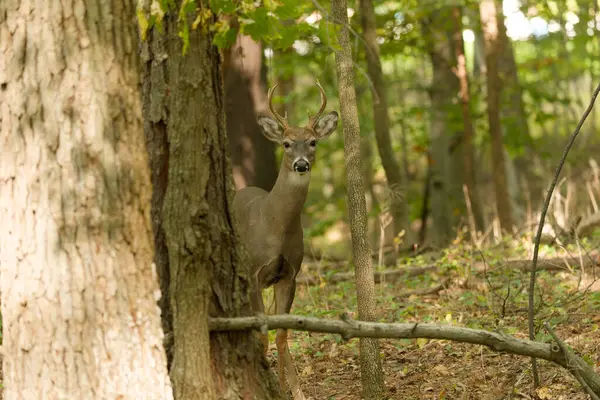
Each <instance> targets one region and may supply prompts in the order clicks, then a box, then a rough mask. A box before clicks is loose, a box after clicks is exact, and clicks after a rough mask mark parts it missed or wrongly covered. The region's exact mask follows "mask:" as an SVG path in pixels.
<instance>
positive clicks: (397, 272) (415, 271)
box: [296, 254, 596, 285]
mask: <svg viewBox="0 0 600 400" xmlns="http://www.w3.org/2000/svg"><path fill="white" fill-rule="evenodd" d="M593 258H594V259H592V258H591V257H586V258H584V259H583V264H584V265H583V266H584V267H585V268H588V267H593V266H596V260H595V258H596V255H595V254H594V255H593ZM567 265H570V266H573V267H575V268H578V267H579V266H580V260H579V259H577V258H573V257H564V258H561V257H555V258H547V259H545V260H540V261H539V262H538V266H537V270H544V271H563V270H568V268H567ZM500 266H501V267H502V268H507V269H511V268H512V269H520V270H529V269H530V268H531V260H509V261H505V262H503V263H501V265H500ZM439 268H440V267H439V266H436V265H426V266H423V267H410V268H403V267H399V268H398V269H388V270H385V271H381V272H375V282H376V283H379V282H381V281H382V280H388V279H389V280H394V279H398V278H411V277H414V276H418V275H423V274H426V273H428V272H431V271H434V270H437V269H439ZM473 268H474V269H477V270H479V271H477V272H478V273H482V272H484V269H485V264H484V263H483V262H476V263H474V265H473ZM488 272H489V271H488ZM353 279H354V272H339V273H334V274H332V275H331V276H329V277H327V278H323V280H324V281H326V282H327V283H338V282H344V281H349V280H353ZM296 283H303V284H307V285H318V284H319V283H320V279H319V277H311V276H307V275H305V274H303V273H301V274H299V275H298V277H297V278H296Z"/></svg>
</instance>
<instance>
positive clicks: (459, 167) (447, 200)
mask: <svg viewBox="0 0 600 400" xmlns="http://www.w3.org/2000/svg"><path fill="white" fill-rule="evenodd" d="M451 12H452V8H451V7H446V6H444V7H440V8H438V9H436V10H434V11H432V12H431V13H430V14H429V15H428V17H427V18H426V19H425V21H424V22H423V33H424V35H423V36H424V38H425V40H426V44H427V49H428V52H429V56H430V58H431V64H432V67H433V81H432V83H431V88H430V92H429V94H430V98H431V132H430V137H431V150H430V156H431V157H430V164H429V168H430V180H429V185H430V187H429V195H430V198H431V207H430V210H431V218H432V220H433V227H432V229H431V230H430V231H431V236H430V237H429V241H430V242H431V243H432V244H433V245H435V246H445V245H447V244H448V243H449V242H450V240H452V238H453V237H454V236H455V234H456V232H455V228H456V226H457V223H458V219H459V217H460V216H464V215H465V206H464V204H465V203H464V194H463V191H462V183H463V173H464V167H463V159H464V157H463V154H464V148H463V146H461V145H460V142H461V140H462V137H463V132H462V131H461V129H462V128H463V125H462V118H461V111H460V108H459V105H458V103H459V102H458V101H455V99H456V100H458V99H457V98H456V96H457V95H458V93H459V91H460V84H459V80H458V77H457V76H456V74H455V73H454V71H453V68H454V67H455V66H456V56H455V50H454V43H453V37H452V34H453V27H452V14H451ZM424 222H425V221H424Z"/></svg>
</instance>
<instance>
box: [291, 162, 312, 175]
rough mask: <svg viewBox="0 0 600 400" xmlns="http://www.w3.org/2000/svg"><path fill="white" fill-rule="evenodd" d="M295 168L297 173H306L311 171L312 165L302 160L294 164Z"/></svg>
mask: <svg viewBox="0 0 600 400" xmlns="http://www.w3.org/2000/svg"><path fill="white" fill-rule="evenodd" d="M293 167H294V171H296V172H306V171H308V170H309V169H310V164H309V163H308V161H306V160H303V159H300V160H298V161H296V162H295V163H294V165H293Z"/></svg>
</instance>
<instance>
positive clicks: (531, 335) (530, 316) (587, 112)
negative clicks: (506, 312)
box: [528, 84, 600, 392]
mask: <svg viewBox="0 0 600 400" xmlns="http://www.w3.org/2000/svg"><path fill="white" fill-rule="evenodd" d="M598 93H600V84H598V86H597V87H596V90H594V93H593V94H592V100H591V101H590V104H589V105H588V107H587V109H586V110H585V112H584V113H583V115H582V116H581V119H580V120H579V123H578V124H577V127H576V128H575V131H573V134H572V135H571V137H570V138H569V142H568V143H567V146H566V147H565V150H564V151H563V154H562V156H561V157H560V161H559V163H558V166H557V167H556V173H555V174H554V178H553V179H552V183H551V184H550V187H549V188H548V193H547V194H546V199H545V200H544V207H543V208H542V213H541V215H540V223H539V225H538V230H537V233H536V235H535V242H534V248H533V260H532V262H531V276H530V279H529V297H528V308H529V312H528V327H529V339H531V340H533V339H534V338H535V326H534V302H535V275H536V271H537V261H538V253H539V251H540V241H541V238H542V230H543V228H544V221H545V219H546V213H547V212H548V207H549V205H550V200H551V199H552V193H553V192H554V188H555V187H556V183H557V182H558V177H559V176H560V171H561V170H562V167H563V165H564V164H565V161H566V159H567V155H568V154H569V151H570V150H571V147H572V146H573V143H574V142H575V139H576V138H577V135H578V134H579V131H580V130H581V127H582V126H583V123H584V122H585V120H586V119H587V117H588V115H590V113H591V112H592V109H593V108H594V103H595V102H596V97H598ZM531 366H532V369H533V372H534V378H535V381H536V382H537V381H538V380H539V378H538V376H537V365H536V362H535V358H533V359H532V360H531ZM594 392H595V391H594Z"/></svg>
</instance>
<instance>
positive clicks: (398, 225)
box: [359, 0, 414, 244]
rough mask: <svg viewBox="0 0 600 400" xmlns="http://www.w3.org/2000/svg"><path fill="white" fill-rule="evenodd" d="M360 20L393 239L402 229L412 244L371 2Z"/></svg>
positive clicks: (362, 0)
mask: <svg viewBox="0 0 600 400" xmlns="http://www.w3.org/2000/svg"><path fill="white" fill-rule="evenodd" d="M359 3H360V5H359V6H360V17H361V24H362V29H363V35H364V39H365V47H366V58H367V71H368V74H369V77H370V78H371V81H372V82H373V87H374V89H375V93H374V94H373V120H374V123H375V139H376V142H377V150H378V151H379V157H380V158H381V165H382V166H383V170H384V171H385V176H386V179H387V183H388V186H389V189H390V197H391V198H390V211H391V214H392V217H393V218H394V236H397V235H398V234H399V233H400V232H401V231H402V230H403V229H404V230H405V232H406V234H405V240H406V241H407V243H409V244H410V243H411V242H412V241H413V240H414V238H413V237H412V236H413V235H411V234H410V233H411V230H410V222H409V220H408V209H407V207H406V202H405V201H404V198H405V196H404V195H403V191H404V190H405V186H404V185H403V182H402V171H401V169H400V165H399V164H398V161H397V160H396V156H395V155H394V150H393V148H392V140H391V138H390V121H389V115H388V104H387V92H386V85H385V81H384V78H383V71H382V70H381V60H380V56H379V44H378V43H377V26H376V23H375V11H374V10H373V1H372V0H360V1H359Z"/></svg>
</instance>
